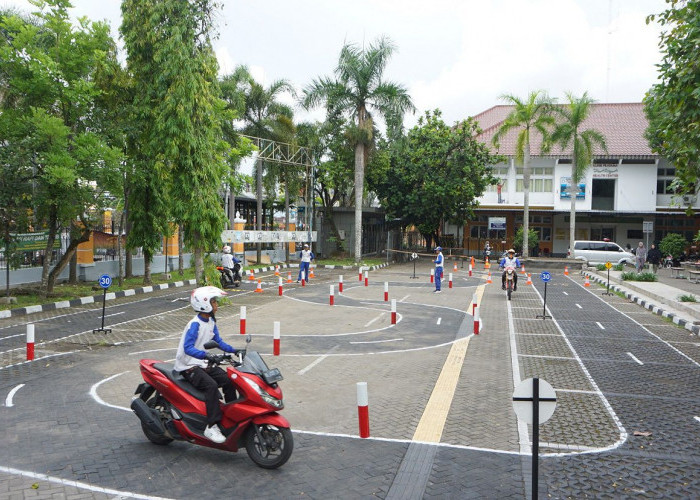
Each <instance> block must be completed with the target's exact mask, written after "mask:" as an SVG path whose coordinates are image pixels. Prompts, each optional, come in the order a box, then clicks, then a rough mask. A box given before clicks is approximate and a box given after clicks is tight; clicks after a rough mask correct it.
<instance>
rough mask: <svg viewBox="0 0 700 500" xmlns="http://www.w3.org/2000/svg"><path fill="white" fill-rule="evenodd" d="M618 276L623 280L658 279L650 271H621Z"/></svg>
mask: <svg viewBox="0 0 700 500" xmlns="http://www.w3.org/2000/svg"><path fill="white" fill-rule="evenodd" d="M620 277H621V278H622V279H623V281H658V278H657V277H656V275H655V274H654V273H650V272H644V273H635V272H631V271H630V272H626V273H622V274H621V275H620Z"/></svg>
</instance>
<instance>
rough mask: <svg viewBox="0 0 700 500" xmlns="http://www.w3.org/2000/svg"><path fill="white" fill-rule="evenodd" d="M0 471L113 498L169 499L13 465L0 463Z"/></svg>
mask: <svg viewBox="0 0 700 500" xmlns="http://www.w3.org/2000/svg"><path fill="white" fill-rule="evenodd" d="M0 472H4V473H6V474H15V475H18V476H22V477H29V478H32V479H39V480H41V481H47V482H49V483H55V484H62V485H63V486H72V487H73V488H78V489H83V490H88V491H96V492H99V493H104V494H105V495H115V497H114V498H124V497H129V498H139V499H143V500H170V499H168V498H167V497H156V496H153V495H141V494H139V493H132V492H130V491H120V490H113V489H111V488H103V487H101V486H94V485H92V484H87V483H81V482H80V481H70V480H67V479H61V478H60V477H53V476H48V475H46V474H39V473H37V472H31V471H27V470H20V469H15V468H13V467H3V466H1V465H0Z"/></svg>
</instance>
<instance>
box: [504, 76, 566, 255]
mask: <svg viewBox="0 0 700 500" xmlns="http://www.w3.org/2000/svg"><path fill="white" fill-rule="evenodd" d="M501 99H502V100H504V101H506V102H507V103H508V104H510V105H512V106H513V111H511V112H510V114H508V116H507V117H506V119H505V120H504V121H503V124H502V125H501V126H500V127H499V129H498V130H497V131H496V133H495V134H494V136H493V140H492V142H493V144H494V145H495V146H496V147H498V146H499V143H500V141H501V139H502V138H503V137H504V136H505V135H506V134H507V133H508V132H510V131H511V130H518V138H517V141H516V147H515V160H516V162H517V163H519V164H520V165H522V166H523V228H524V229H523V234H524V236H523V257H527V256H528V249H529V248H530V247H529V246H528V234H529V229H530V140H531V138H532V134H533V133H535V132H539V134H540V136H541V137H542V144H543V145H545V144H546V140H547V136H548V134H549V128H550V127H552V126H553V125H554V117H553V116H552V99H550V98H549V97H548V96H547V93H546V92H544V91H543V90H535V91H532V92H530V94H528V96H527V99H526V100H522V99H520V98H518V97H516V96H514V95H510V94H505V95H502V96H501Z"/></svg>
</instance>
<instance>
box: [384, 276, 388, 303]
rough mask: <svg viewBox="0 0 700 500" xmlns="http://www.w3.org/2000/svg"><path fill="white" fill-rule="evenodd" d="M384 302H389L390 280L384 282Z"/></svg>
mask: <svg viewBox="0 0 700 500" xmlns="http://www.w3.org/2000/svg"><path fill="white" fill-rule="evenodd" d="M384 302H389V282H388V281H385V282H384Z"/></svg>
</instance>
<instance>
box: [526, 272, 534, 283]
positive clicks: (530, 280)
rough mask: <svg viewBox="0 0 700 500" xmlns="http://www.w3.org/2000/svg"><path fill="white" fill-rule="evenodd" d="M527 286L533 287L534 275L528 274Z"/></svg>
mask: <svg viewBox="0 0 700 500" xmlns="http://www.w3.org/2000/svg"><path fill="white" fill-rule="evenodd" d="M525 284H526V285H532V274H531V273H527V282H526V283H525Z"/></svg>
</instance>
